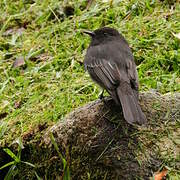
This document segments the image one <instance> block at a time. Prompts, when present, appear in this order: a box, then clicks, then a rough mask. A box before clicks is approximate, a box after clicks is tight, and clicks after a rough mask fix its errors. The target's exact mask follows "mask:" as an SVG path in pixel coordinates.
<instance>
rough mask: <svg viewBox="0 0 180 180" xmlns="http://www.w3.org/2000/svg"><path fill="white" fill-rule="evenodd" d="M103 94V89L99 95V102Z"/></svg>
mask: <svg viewBox="0 0 180 180" xmlns="http://www.w3.org/2000/svg"><path fill="white" fill-rule="evenodd" d="M103 93H104V89H103V90H102V91H101V93H100V94H99V99H101V100H103V99H104V96H103Z"/></svg>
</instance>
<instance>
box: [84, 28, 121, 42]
mask: <svg viewBox="0 0 180 180" xmlns="http://www.w3.org/2000/svg"><path fill="white" fill-rule="evenodd" d="M83 33H86V34H88V35H89V36H91V38H92V42H91V45H98V44H101V43H104V42H107V41H112V40H114V39H116V38H118V37H120V34H119V32H118V31H117V30H116V29H113V28H110V27H103V28H100V29H97V30H95V31H88V30H84V31H83Z"/></svg>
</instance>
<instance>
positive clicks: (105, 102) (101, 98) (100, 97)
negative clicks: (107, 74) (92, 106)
mask: <svg viewBox="0 0 180 180" xmlns="http://www.w3.org/2000/svg"><path fill="white" fill-rule="evenodd" d="M103 93H104V89H103V90H102V91H101V93H100V94H99V99H100V100H102V101H103V103H104V104H105V106H107V107H108V104H107V101H106V100H105V98H104V95H103Z"/></svg>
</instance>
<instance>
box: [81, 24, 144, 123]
mask: <svg viewBox="0 0 180 180" xmlns="http://www.w3.org/2000/svg"><path fill="white" fill-rule="evenodd" d="M84 33H86V34H88V35H90V36H91V43H90V45H89V47H88V49H87V53H86V56H85V60H84V66H85V70H87V71H88V72H89V74H90V76H91V78H92V79H93V80H94V81H95V82H96V83H97V84H99V85H100V86H101V87H102V88H103V89H106V90H107V92H108V93H109V94H110V95H111V97H112V98H113V100H114V101H115V102H116V104H117V105H121V106H122V110H123V114H124V118H125V120H126V121H127V122H128V123H130V124H134V123H137V124H145V123H146V117H145V115H144V113H143V112H142V110H141V107H140V106H139V104H138V87H139V83H138V74H137V70H136V64H135V62H134V58H133V54H132V52H131V49H130V47H129V45H128V43H127V41H126V40H125V38H124V37H123V36H122V35H121V34H120V33H119V32H118V31H117V30H115V29H113V28H109V27H103V28H101V29H97V30H95V31H93V32H91V31H84Z"/></svg>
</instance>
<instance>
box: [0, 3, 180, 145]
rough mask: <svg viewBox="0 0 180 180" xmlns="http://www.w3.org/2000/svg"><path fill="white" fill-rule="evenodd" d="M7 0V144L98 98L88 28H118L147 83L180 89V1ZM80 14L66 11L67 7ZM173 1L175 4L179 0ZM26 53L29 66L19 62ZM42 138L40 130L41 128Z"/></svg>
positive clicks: (2, 67)
mask: <svg viewBox="0 0 180 180" xmlns="http://www.w3.org/2000/svg"><path fill="white" fill-rule="evenodd" d="M67 2H68V4H67V3H65V1H58V0H47V1H39V0H37V1H33V0H27V1H23V0H17V1H12V0H8V1H6V0H2V1H1V2H0V11H1V16H0V145H1V146H4V144H10V143H11V142H12V141H14V140H15V139H17V138H18V137H20V136H21V137H23V136H24V135H25V134H27V133H28V132H31V131H32V130H34V129H38V127H39V125H44V124H46V127H47V126H51V125H53V124H54V123H56V122H57V121H58V120H63V117H64V116H65V115H66V114H67V113H69V112H70V111H72V110H73V109H75V108H77V107H80V106H82V105H84V104H86V103H88V102H89V101H92V100H94V99H97V98H98V94H99V87H97V86H96V85H95V84H94V83H93V82H92V81H91V80H90V78H89V76H88V74H87V73H85V72H84V67H83V64H82V62H83V59H84V55H85V52H86V48H87V46H88V44H89V41H90V40H89V38H88V37H87V36H85V35H83V34H82V33H81V31H82V30H83V29H90V30H94V29H97V28H99V27H101V26H110V27H114V28H116V29H118V30H119V31H120V32H121V33H122V34H123V35H124V36H125V37H126V39H127V40H128V42H129V44H130V46H131V47H132V50H133V54H134V57H135V61H136V63H137V65H138V66H137V69H138V73H139V79H140V85H141V86H140V90H141V91H148V90H150V89H156V90H157V91H158V92H160V93H163V94H164V93H168V92H180V78H179V76H180V68H179V67H180V49H179V39H177V38H176V37H174V36H173V33H174V34H177V33H179V32H180V21H179V20H180V16H179V11H180V5H179V4H178V2H177V3H175V4H174V5H173V6H171V5H169V4H168V1H165V2H160V1H157V0H156V1H150V0H143V1H140V0H138V1H135V0H129V1H126V0H122V1H119V2H118V1H114V2H113V3H112V5H111V4H110V3H108V2H106V3H105V2H102V1H96V2H95V3H94V4H93V5H92V6H91V7H90V8H89V10H86V3H85V1H80V0H77V1H74V2H73V1H71V2H69V1H67ZM67 5H68V6H70V7H73V8H74V14H73V15H72V16H68V15H66V14H68V13H67V12H66V14H64V12H63V7H67ZM170 6H171V7H173V8H171V7H170ZM20 58H22V59H24V61H25V65H23V66H20V67H17V68H14V67H13V63H14V62H15V61H16V60H18V59H20ZM37 137H38V135H37Z"/></svg>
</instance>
